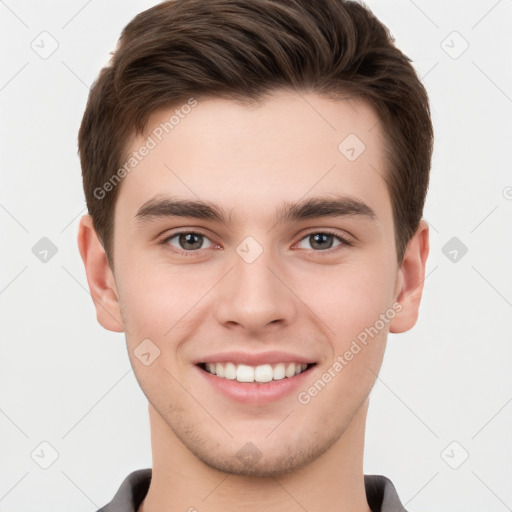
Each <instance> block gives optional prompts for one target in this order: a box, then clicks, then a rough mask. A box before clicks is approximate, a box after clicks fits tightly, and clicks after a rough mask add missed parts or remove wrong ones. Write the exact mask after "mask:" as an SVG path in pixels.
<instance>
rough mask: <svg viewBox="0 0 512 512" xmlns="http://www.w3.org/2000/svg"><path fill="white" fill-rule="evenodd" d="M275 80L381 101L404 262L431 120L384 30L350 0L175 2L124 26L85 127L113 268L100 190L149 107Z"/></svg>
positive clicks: (107, 204) (243, 92)
mask: <svg viewBox="0 0 512 512" xmlns="http://www.w3.org/2000/svg"><path fill="white" fill-rule="evenodd" d="M278 89H290V90H294V89H295V90H302V91H312V92H315V93H318V94H321V95H325V96H326V97H331V98H336V97H340V96H341V95H343V94H345V95H346V94H347V93H350V94H356V95H358V96H361V97H362V98H364V99H366V100H367V101H368V102H369V103H370V104H371V105H372V106H373V107H374V108H375V109H376V112H377V113H378V115H379V118H380V120H381V122H382V126H383V133H384V141H383V142H384V150H385V152H386V155H387V163H388V167H389V168H388V169H387V172H386V176H385V177H384V178H385V179H386V182H387V186H388V191H389V194H390V197H391V201H392V205H393V218H394V225H395V238H396V252H397V258H398V261H399V262H401V261H402V258H403V254H404V251H405V248H406V245H407V242H408V241H409V240H410V238H411V237H412V235H413V234H414V232H415V231H416V229H417V227H418V224H419V221H420V219H421V216H422V212H423V206H424V203H425V197H426V193H427V188H428V182H429V172H430V164H431V156H432V146H433V129H432V122H431V119H430V109H429V103H428V96H427V93H426V91H425V88H424V87H423V85H422V83H421V82H420V80H419V78H418V76H417V74H416V73H415V71H414V68H413V67H412V65H411V61H410V59H409V58H408V57H406V56H405V55H404V54H403V53H402V52H401V51H400V50H398V49H397V48H396V47H395V45H394V39H393V38H392V36H391V35H390V33H389V31H388V29H387V28H386V27H385V26H384V25H383V24H382V23H381V22H380V21H379V20H378V19H377V18H376V17H375V16H374V15H373V14H372V13H371V12H370V11H369V10H368V9H367V8H366V7H364V6H363V5H361V4H359V3H356V2H354V1H346V0H208V1H205V0H169V1H165V2H162V3H160V4H158V5H156V6H154V7H152V8H150V9H148V10H146V11H144V12H142V13H140V14H139V15H137V16H136V17H135V18H134V19H133V20H132V21H131V22H130V23H129V24H128V25H127V26H126V27H125V28H124V30H123V32H122V34H121V37H120V39H119V43H118V46H117V49H116V51H115V52H114V53H113V56H112V59H111V61H110V62H109V64H108V65H107V66H106V67H104V68H103V69H102V70H101V72H100V74H99V77H98V79H97V80H96V81H95V83H94V84H93V86H92V88H91V91H90V94H89V99H88V102H87V107H86V109H85V113H84V116H83V119H82V124H81V126H80V131H79V136H78V146H79V154H80V160H81V165H82V175H83V184H84V190H85V197H86V201H87V206H88V210H89V213H90V214H91V216H92V218H93V222H94V227H95V229H96V232H97V233H98V236H99V238H100V240H101V241H102V243H103V246H104V248H105V251H106V252H107V256H108V257H109V262H110V264H111V265H112V263H113V247H112V245H113V244H112V239H113V212H114V206H115V201H116V197H117V194H118V193H119V188H120V186H117V187H116V186H111V187H108V190H105V189H106V188H107V187H105V188H102V187H103V185H104V184H106V183H108V182H109V179H110V178H111V177H112V176H114V175H115V173H116V171H117V170H119V167H120V166H121V165H122V162H124V161H125V157H126V154H127V149H128V147H129V144H130V143H131V140H132V137H135V136H136V135H143V134H144V132H145V129H146V125H147V121H148V118H149V116H150V115H151V114H152V113H154V112H155V111H157V110H160V109H163V108H170V107H172V106H175V105H178V104H180V103H183V102H186V101H187V99H190V98H191V97H194V98H199V99H206V98H215V97H222V98H227V99H231V100H234V101H240V102H250V101H259V100H262V99H264V98H265V96H266V95H268V94H271V93H272V92H273V91H276V90H278ZM340 142H341V141H340ZM98 190H101V191H102V192H101V195H99V194H98ZM98 196H100V197H98Z"/></svg>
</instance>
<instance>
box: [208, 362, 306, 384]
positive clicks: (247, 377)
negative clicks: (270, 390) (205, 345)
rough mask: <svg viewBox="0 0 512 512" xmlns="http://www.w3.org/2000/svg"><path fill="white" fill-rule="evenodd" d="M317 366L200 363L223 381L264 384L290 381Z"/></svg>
mask: <svg viewBox="0 0 512 512" xmlns="http://www.w3.org/2000/svg"><path fill="white" fill-rule="evenodd" d="M315 364H316V363H309V364H308V363H277V364H262V365H258V366H249V365H246V364H235V363H231V362H226V363H199V364H198V366H199V367H200V368H201V369H202V370H204V371H205V372H207V373H209V374H211V375H215V376H217V377H218V378H221V379H229V380H236V381H238V382H247V383H251V382H257V383H261V384H264V383H266V382H272V381H275V380H282V379H290V378H292V377H295V376H296V375H299V374H301V373H304V372H307V371H309V370H310V368H312V367H313V366H315Z"/></svg>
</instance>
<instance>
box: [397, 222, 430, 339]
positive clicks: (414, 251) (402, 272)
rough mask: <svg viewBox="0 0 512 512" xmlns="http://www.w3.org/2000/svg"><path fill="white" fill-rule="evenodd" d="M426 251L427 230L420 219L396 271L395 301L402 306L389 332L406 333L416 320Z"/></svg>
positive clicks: (423, 276) (427, 241)
mask: <svg viewBox="0 0 512 512" xmlns="http://www.w3.org/2000/svg"><path fill="white" fill-rule="evenodd" d="M428 251H429V228H428V224H427V222H426V221H425V220H423V219H422V220H421V221H420V223H419V226H418V229H417V230H416V233H414V235H413V237H412V238H411V239H410V240H409V243H408V244H407V248H406V250H405V254H404V258H403V261H402V265H401V267H400V269H399V270H398V275H397V290H396V296H395V297H396V298H395V300H396V302H399V303H400V304H401V305H402V309H401V310H400V312H399V313H398V314H397V315H396V316H395V317H394V318H393V320H392V321H391V323H390V325H389V332H393V333H399V332H405V331H408V330H409V329H411V328H412V327H413V326H414V324H415V323H416V321H417V320H418V310H419V307H420V302H421V295H422V293H423V282H424V281H425V265H426V262H427V256H428Z"/></svg>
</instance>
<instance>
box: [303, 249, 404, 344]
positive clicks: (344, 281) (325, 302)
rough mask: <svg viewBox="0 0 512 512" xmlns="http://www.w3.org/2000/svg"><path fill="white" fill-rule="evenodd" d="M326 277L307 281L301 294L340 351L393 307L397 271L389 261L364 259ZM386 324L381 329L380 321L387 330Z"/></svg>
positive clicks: (338, 269)
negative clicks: (328, 329) (380, 261)
mask: <svg viewBox="0 0 512 512" xmlns="http://www.w3.org/2000/svg"><path fill="white" fill-rule="evenodd" d="M327 277H328V279H327ZM327 277H325V278H324V279H322V280H319V279H316V280H312V281H311V280H310V281H309V282H310V283H311V284H309V285H307V286H306V287H304V288H303V291H302V296H304V297H307V304H308V306H310V307H311V309H312V310H313V311H315V312H317V313H318V316H319V318H320V319H321V320H322V321H323V322H324V323H325V324H326V325H327V326H328V327H329V328H330V331H331V334H333V333H334V334H333V336H332V338H333V339H334V340H335V343H336V344H337V345H338V346H337V347H336V349H339V350H341V349H343V347H344V346H345V345H346V344H347V342H350V340H352V339H353V338H355V337H357V336H358V335H359V333H361V332H364V330H365V329H366V328H370V327H372V326H374V324H375V323H376V322H377V321H378V320H379V319H380V318H381V315H382V314H386V312H388V310H389V309H390V308H391V307H392V304H393V293H394V287H395V279H396V273H395V269H394V267H393V263H392V262H390V263H389V264H388V265H386V264H385V263H384V264H382V263H379V262H377V261H372V260H371V259H367V261H362V260H360V261H358V262H356V263H350V264H347V265H340V266H339V267H337V269H336V270H332V269H331V271H330V272H329V275H328V276H327ZM315 281H316V285H314V283H315ZM320 283H322V286H319V284H320ZM388 323H389V322H387V323H386V325H385V326H384V329H383V328H382V325H381V323H379V324H378V327H379V330H384V331H385V330H387V327H388Z"/></svg>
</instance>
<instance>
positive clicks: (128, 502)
mask: <svg viewBox="0 0 512 512" xmlns="http://www.w3.org/2000/svg"><path fill="white" fill-rule="evenodd" d="M151 472H152V470H151V468H148V469H138V470H137V471H133V472H132V473H130V474H129V475H128V476H127V477H126V478H125V479H124V480H123V483H122V484H121V487H119V490H118V491H117V493H116V495H115V496H114V498H113V499H112V501H111V502H110V503H108V504H107V505H105V506H104V507H102V508H100V510H98V512H137V509H138V508H139V505H140V504H141V503H142V500H143V499H144V498H145V496H146V493H147V492H148V489H149V483H150V481H151ZM364 486H365V490H366V499H367V501H368V505H369V507H370V509H371V510H372V512H407V511H406V510H405V508H404V507H403V505H402V504H401V503H400V499H399V498H398V495H397V493H396V489H395V486H394V485H393V483H392V482H391V480H389V478H386V477H385V476H382V475H364Z"/></svg>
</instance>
